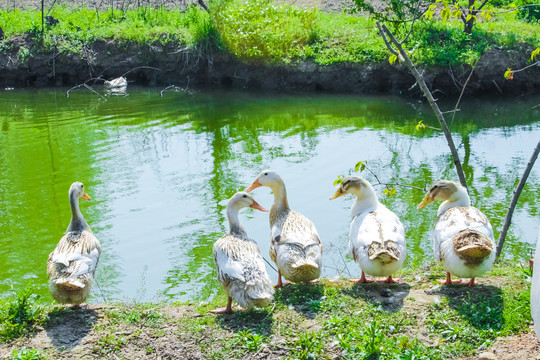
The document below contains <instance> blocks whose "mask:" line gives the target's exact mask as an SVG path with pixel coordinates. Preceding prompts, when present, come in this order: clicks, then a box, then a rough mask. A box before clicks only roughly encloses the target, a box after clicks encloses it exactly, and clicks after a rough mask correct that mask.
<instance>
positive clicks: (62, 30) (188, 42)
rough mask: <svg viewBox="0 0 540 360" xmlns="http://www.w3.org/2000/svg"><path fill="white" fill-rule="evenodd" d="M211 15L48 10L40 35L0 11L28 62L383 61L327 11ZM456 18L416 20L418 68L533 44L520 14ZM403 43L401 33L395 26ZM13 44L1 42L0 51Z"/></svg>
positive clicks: (261, 0) (371, 39)
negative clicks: (218, 54)
mask: <svg viewBox="0 0 540 360" xmlns="http://www.w3.org/2000/svg"><path fill="white" fill-rule="evenodd" d="M211 4H212V9H211V12H210V14H209V13H207V12H205V11H203V10H202V9H200V8H198V7H189V8H188V9H187V10H186V11H185V12H181V11H180V10H178V9H166V8H163V7H161V8H157V9H154V8H146V7H140V8H137V9H135V10H127V11H120V10H115V11H112V10H109V11H96V10H91V9H86V8H81V9H72V8H68V7H66V6H55V7H54V8H53V9H52V11H51V15H52V16H53V17H54V18H57V19H59V20H60V21H59V23H58V24H57V25H55V26H51V25H46V26H45V31H44V32H43V33H42V32H41V14H40V12H38V11H22V10H14V11H0V23H2V28H3V30H4V32H5V37H6V39H9V38H10V37H11V36H13V35H22V34H28V35H29V36H31V37H32V38H33V39H35V40H36V41H35V42H34V46H33V47H32V48H21V49H20V50H19V54H18V58H19V60H20V61H21V62H25V61H27V60H28V59H29V58H30V57H32V56H33V55H35V54H36V53H38V52H39V51H52V49H55V51H57V52H58V53H73V54H78V55H81V56H83V54H84V50H85V47H87V46H88V45H89V44H92V43H94V42H96V41H100V40H101V41H114V42H116V43H118V46H127V45H128V44H137V45H138V46H139V47H141V46H143V45H152V44H162V45H168V44H174V45H175V46H178V47H182V48H189V49H192V50H193V51H198V52H199V53H200V52H203V53H211V52H212V51H215V50H223V51H226V52H228V53H230V54H232V55H234V56H235V57H237V58H238V59H239V60H240V61H243V62H248V63H255V64H277V63H280V64H294V63H296V62H298V61H302V60H313V61H314V62H316V63H318V64H321V65H329V64H336V63H343V62H349V63H365V62H384V61H386V59H387V58H388V55H389V54H388V52H387V50H386V48H385V45H384V43H383V41H382V39H381V37H380V36H379V34H378V32H377V30H376V26H375V23H374V21H373V20H370V19H367V18H362V17H358V16H352V15H349V14H328V13H323V12H321V11H318V10H315V9H299V8H296V7H293V6H289V5H286V4H280V5H277V4H275V3H273V2H272V1H271V0H251V1H249V2H244V1H240V0H220V1H214V2H212V3H211ZM462 27H463V24H462V23H461V22H460V21H447V22H443V21H438V20H437V21H435V20H419V21H417V22H416V27H415V31H414V32H413V33H412V35H411V37H410V38H409V39H408V41H407V43H406V44H405V45H406V48H407V49H408V51H410V53H411V57H412V58H413V60H414V61H415V62H417V63H422V64H425V65H429V66H431V65H440V66H447V65H456V64H474V63H475V62H476V61H477V60H478V59H479V58H480V57H481V56H482V54H484V53H485V52H486V51H487V50H489V49H490V48H494V47H497V48H499V47H503V48H505V49H507V50H509V51H510V50H511V49H514V50H518V51H522V52H524V57H527V55H528V53H527V51H528V52H529V53H530V51H531V50H532V49H534V48H536V47H539V46H540V35H539V33H538V31H537V27H538V25H537V24H536V23H529V22H527V21H524V20H523V19H520V18H519V14H516V13H507V14H498V15H496V16H495V17H494V18H493V20H491V21H489V22H480V23H477V24H476V25H475V28H474V30H473V33H472V34H471V35H466V34H465V33H463V31H462ZM394 31H395V32H396V35H397V36H398V38H403V37H404V36H405V34H406V32H407V31H408V29H406V28H401V29H394ZM11 47H12V45H10V43H9V42H8V41H6V40H4V41H2V42H1V43H0V51H4V52H8V51H10V50H11Z"/></svg>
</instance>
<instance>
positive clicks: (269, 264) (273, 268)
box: [263, 256, 278, 272]
mask: <svg viewBox="0 0 540 360" xmlns="http://www.w3.org/2000/svg"><path fill="white" fill-rule="evenodd" d="M263 259H264V261H266V263H267V264H268V266H270V267H271V268H272V270H274V271H275V272H278V271H277V270H276V268H275V267H274V266H273V265H272V264H271V263H270V261H268V260H266V258H265V257H264V256H263Z"/></svg>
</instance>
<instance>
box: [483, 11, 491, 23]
mask: <svg viewBox="0 0 540 360" xmlns="http://www.w3.org/2000/svg"><path fill="white" fill-rule="evenodd" d="M484 19H486V21H489V20H491V10H488V11H486V12H485V13H484Z"/></svg>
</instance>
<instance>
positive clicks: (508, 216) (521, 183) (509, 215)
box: [497, 141, 540, 259]
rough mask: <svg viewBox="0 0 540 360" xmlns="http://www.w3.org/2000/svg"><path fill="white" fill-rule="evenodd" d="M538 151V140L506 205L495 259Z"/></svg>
mask: <svg viewBox="0 0 540 360" xmlns="http://www.w3.org/2000/svg"><path fill="white" fill-rule="evenodd" d="M538 153H540V141H538V144H536V148H535V149H534V151H533V154H532V156H531V159H530V160H529V163H528V164H527V167H526V168H525V171H524V172H523V176H521V179H520V180H519V184H518V187H517V189H516V190H515V191H514V197H513V198H512V202H511V203H510V206H509V207H508V212H507V213H506V217H505V219H504V225H503V228H502V231H501V233H500V235H499V240H498V241H497V259H498V258H499V256H500V255H501V251H502V247H503V245H504V240H505V238H506V233H507V232H508V228H509V227H510V224H511V223H512V214H513V213H514V209H515V208H516V205H517V201H518V199H519V195H520V194H521V191H522V190H523V187H524V186H525V183H526V182H527V178H528V177H529V174H530V173H531V170H532V168H533V166H534V163H535V161H536V158H537V157H538Z"/></svg>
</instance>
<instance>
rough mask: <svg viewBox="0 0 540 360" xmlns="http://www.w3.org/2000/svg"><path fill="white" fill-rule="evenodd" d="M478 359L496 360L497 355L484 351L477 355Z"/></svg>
mask: <svg viewBox="0 0 540 360" xmlns="http://www.w3.org/2000/svg"><path fill="white" fill-rule="evenodd" d="M478 360H497V355H495V354H494V353H491V352H488V351H484V352H483V353H481V354H479V355H478Z"/></svg>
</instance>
